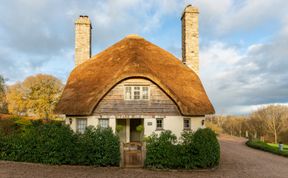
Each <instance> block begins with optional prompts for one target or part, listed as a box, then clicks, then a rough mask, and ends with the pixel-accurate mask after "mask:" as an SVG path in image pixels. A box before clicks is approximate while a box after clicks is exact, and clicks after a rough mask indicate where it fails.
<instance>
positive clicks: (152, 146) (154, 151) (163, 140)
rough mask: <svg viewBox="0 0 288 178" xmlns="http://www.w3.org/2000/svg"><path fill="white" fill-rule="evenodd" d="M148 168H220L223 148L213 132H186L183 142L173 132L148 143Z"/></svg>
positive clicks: (154, 137)
mask: <svg viewBox="0 0 288 178" xmlns="http://www.w3.org/2000/svg"><path fill="white" fill-rule="evenodd" d="M146 149H147V153H146V160H145V166H146V167H155V168H169V169H171V168H172V169H175V168H182V169H193V168H208V167H214V166H216V165H218V164H219V159H220V146H219V143H218V141H217V138H216V134H215V133H214V132H213V131H212V130H211V129H199V130H197V131H196V132H195V134H193V133H192V132H184V133H183V134H182V137H181V142H180V143H178V144H177V138H176V136H175V135H174V134H172V132H171V131H164V132H162V133H161V134H160V136H158V135H156V134H153V135H152V136H150V137H148V139H147V147H146Z"/></svg>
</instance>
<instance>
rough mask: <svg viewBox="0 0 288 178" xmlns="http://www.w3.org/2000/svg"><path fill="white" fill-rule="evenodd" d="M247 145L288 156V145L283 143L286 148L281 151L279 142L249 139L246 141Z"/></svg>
mask: <svg viewBox="0 0 288 178" xmlns="http://www.w3.org/2000/svg"><path fill="white" fill-rule="evenodd" d="M246 145H247V146H249V147H251V148H255V149H259V150H263V151H267V152H270V153H273V154H277V155H281V156H285V157H288V145H283V148H284V149H283V151H279V148H278V144H273V143H265V142H262V141H259V140H249V141H247V142H246Z"/></svg>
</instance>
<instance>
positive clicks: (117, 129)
mask: <svg viewBox="0 0 288 178" xmlns="http://www.w3.org/2000/svg"><path fill="white" fill-rule="evenodd" d="M123 129H124V126H123V125H116V132H118V133H119V132H120V131H121V130H123Z"/></svg>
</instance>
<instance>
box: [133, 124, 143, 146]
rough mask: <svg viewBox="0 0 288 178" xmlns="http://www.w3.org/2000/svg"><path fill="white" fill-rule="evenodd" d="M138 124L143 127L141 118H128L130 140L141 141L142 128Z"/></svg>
mask: <svg viewBox="0 0 288 178" xmlns="http://www.w3.org/2000/svg"><path fill="white" fill-rule="evenodd" d="M140 126H142V127H143V119H130V142H141V141H142V135H143V130H142V129H141V128H140ZM137 127H138V129H137Z"/></svg>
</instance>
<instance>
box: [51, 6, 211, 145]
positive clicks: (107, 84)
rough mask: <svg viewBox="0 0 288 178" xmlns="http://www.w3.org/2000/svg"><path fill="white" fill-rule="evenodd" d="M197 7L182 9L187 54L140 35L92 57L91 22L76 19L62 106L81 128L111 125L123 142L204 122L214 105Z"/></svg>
mask: <svg viewBox="0 0 288 178" xmlns="http://www.w3.org/2000/svg"><path fill="white" fill-rule="evenodd" d="M198 15H199V11H198V9H197V8H195V7H193V6H191V5H188V6H187V7H186V8H185V10H184V12H183V15H182V18H181V20H182V60H179V59H177V58H176V57H175V56H174V55H172V54H171V53H169V52H168V51H166V50H164V49H162V48H160V47H158V46H156V45H155V44H152V43H150V42H149V41H147V40H145V39H144V38H142V37H140V36H138V35H128V36H126V37H125V38H124V39H122V40H121V41H119V42H117V43H116V44H114V45H112V46H111V47H109V48H107V49H105V50H104V51H102V52H100V53H99V54H97V55H95V56H92V57H91V28H92V26H91V22H90V20H89V18H88V16H80V17H79V18H78V19H77V20H76V23H75V68H74V70H73V71H72V72H71V74H70V76H69V79H68V81H67V84H66V86H65V89H64V92H63V94H62V96H61V99H60V101H59V103H58V105H57V107H56V112H57V113H61V114H65V116H66V123H67V124H69V125H70V126H71V128H72V129H73V130H74V131H76V132H84V131H85V128H86V127H87V126H90V125H92V126H100V127H111V128H112V129H113V131H114V132H118V134H119V136H120V139H121V141H122V142H123V143H129V142H141V140H142V138H143V137H144V136H149V135H151V134H152V133H153V132H155V133H159V132H161V131H163V130H171V131H172V132H173V133H174V134H176V135H177V136H178V137H179V136H180V135H181V133H182V132H183V131H184V130H193V131H195V130H197V129H198V128H200V127H203V126H204V120H205V115H207V114H213V113H214V112H215V111H214V108H213V106H212V104H211V102H210V101H209V98H208V96H207V95H206V92H205V90H204V88H203V85H202V83H201V81H200V79H199V76H198V75H199V45H198Z"/></svg>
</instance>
